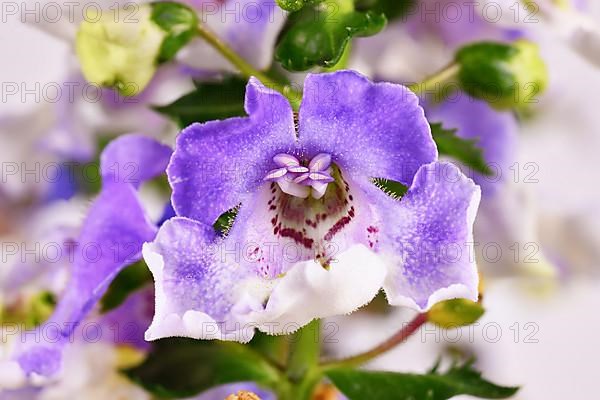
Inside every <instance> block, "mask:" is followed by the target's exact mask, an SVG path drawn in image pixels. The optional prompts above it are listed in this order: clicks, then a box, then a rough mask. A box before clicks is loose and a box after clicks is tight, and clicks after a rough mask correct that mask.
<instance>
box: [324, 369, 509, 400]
mask: <svg viewBox="0 0 600 400" xmlns="http://www.w3.org/2000/svg"><path fill="white" fill-rule="evenodd" d="M326 375H327V376H328V377H329V379H331V380H332V382H333V383H334V384H335V385H336V386H337V387H338V389H340V390H341V391H342V393H344V394H345V395H346V396H348V398H349V399H350V400H364V399H369V400H389V399H394V400H415V399H419V400H445V399H449V398H451V397H454V396H458V395H461V394H466V395H471V396H475V397H480V398H484V399H505V398H507V397H510V396H512V395H514V394H515V393H516V392H517V390H518V389H519V388H518V387H507V386H499V385H496V384H494V383H492V382H489V381H487V380H485V379H484V378H482V377H481V373H479V372H477V371H476V370H475V369H473V367H472V362H468V363H466V364H464V365H462V366H457V365H454V366H452V367H451V368H450V369H449V370H448V371H447V372H446V373H443V374H439V373H437V372H436V371H432V372H431V373H429V374H424V375H419V374H403V373H396V372H376V371H362V370H354V369H349V368H339V369H333V370H329V371H327V372H326Z"/></svg>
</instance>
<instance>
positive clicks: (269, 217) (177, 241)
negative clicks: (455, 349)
mask: <svg viewBox="0 0 600 400" xmlns="http://www.w3.org/2000/svg"><path fill="white" fill-rule="evenodd" d="M245 107H246V111H247V113H248V116H247V117H244V118H231V119H227V120H223V121H211V122H208V123H205V124H193V125H191V126H190V127H188V128H187V129H185V130H184V131H183V132H182V133H181V135H180V136H179V137H178V140H177V145H176V149H175V152H174V153H173V156H172V158H171V162H170V164H169V167H168V170H167V174H168V177H169V181H170V183H171V186H172V188H173V196H172V203H173V206H174V209H175V211H176V213H177V215H178V216H177V217H174V218H172V219H170V220H169V221H167V222H166V223H165V224H164V225H163V226H162V227H161V228H160V230H159V233H158V235H157V237H156V239H155V240H154V242H152V243H147V244H145V245H144V251H143V252H144V258H145V260H146V262H147V264H148V266H149V267H150V269H151V271H152V273H153V274H154V278H155V283H156V312H155V316H154V320H153V323H152V325H151V326H150V328H149V329H148V331H147V332H146V339H148V340H153V339H158V338H162V337H168V336H188V337H192V338H220V339H232V340H240V341H247V340H249V339H250V338H251V336H252V334H253V331H254V328H255V327H258V328H259V329H260V330H262V331H265V332H267V333H271V334H276V333H287V332H289V331H293V330H296V329H298V328H299V327H301V326H303V325H304V324H306V323H308V322H309V321H311V320H312V319H314V318H322V317H327V316H331V315H336V314H344V313H349V312H352V311H354V310H356V309H357V308H358V307H360V306H362V305H364V304H366V303H368V302H369V301H370V300H371V299H372V298H373V297H374V296H375V295H376V294H377V292H378V291H379V290H380V289H381V288H382V287H383V289H384V290H385V292H386V294H387V297H388V300H389V302H390V303H391V304H393V305H403V306H409V307H412V308H415V309H417V310H427V309H428V308H429V307H431V306H432V305H433V304H434V303H436V302H438V301H441V300H444V299H449V298H455V297H466V298H470V299H473V300H475V299H476V298H477V283H478V277H477V271H476V267H475V262H474V260H473V259H472V254H473V253H472V246H473V243H472V224H473V220H474V218H475V213H476V210H477V206H478V204H479V198H480V190H479V187H478V186H476V185H475V184H474V183H473V182H472V181H471V180H470V179H468V178H467V177H466V176H464V175H463V174H462V173H461V172H460V171H459V169H458V168H457V167H455V166H453V165H452V164H449V163H440V162H437V161H436V159H437V150H436V146H435V143H434V142H433V140H432V137H431V133H430V130H429V125H428V123H427V120H426V119H425V117H424V113H423V109H422V108H421V107H420V106H419V104H418V99H417V97H416V96H415V95H414V94H413V93H412V92H410V91H409V90H408V89H406V88H405V87H403V86H400V85H394V84H389V83H378V84H374V83H371V82H370V81H368V80H367V79H366V78H364V77H363V76H361V75H359V74H357V73H354V72H351V71H340V72H336V73H332V74H320V75H308V77H307V78H306V81H305V86H304V99H303V102H302V105H301V107H300V112H299V114H298V115H297V120H295V116H294V113H293V112H292V109H291V107H290V105H289V103H288V102H287V100H285V99H284V98H283V96H281V95H280V94H279V93H277V92H275V91H273V90H269V89H267V88H266V87H264V86H263V85H262V84H261V83H260V82H258V81H257V80H256V79H251V80H250V82H249V84H248V87H247V92H246V105H245ZM375 178H385V179H388V180H394V181H398V182H400V183H402V184H404V185H406V186H408V187H409V189H408V192H407V193H406V195H405V196H403V198H402V199H401V200H398V199H397V198H394V197H392V196H389V195H388V194H386V193H384V192H383V191H382V190H380V188H378V187H377V186H376V185H375V184H374V179H375ZM233 208H237V209H238V214H237V218H236V219H235V222H234V223H233V225H232V226H231V228H230V230H229V232H228V235H227V236H226V237H220V236H219V235H218V234H216V233H215V230H214V229H213V226H212V225H213V223H214V222H215V221H216V220H217V218H218V217H219V216H220V215H221V214H223V213H224V212H226V211H227V210H230V209H233Z"/></svg>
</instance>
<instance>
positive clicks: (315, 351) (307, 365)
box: [279, 320, 322, 400]
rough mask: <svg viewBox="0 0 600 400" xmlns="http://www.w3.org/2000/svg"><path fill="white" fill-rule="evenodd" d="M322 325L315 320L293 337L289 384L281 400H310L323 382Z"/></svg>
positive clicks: (287, 372) (283, 388)
mask: <svg viewBox="0 0 600 400" xmlns="http://www.w3.org/2000/svg"><path fill="white" fill-rule="evenodd" d="M320 330H321V324H320V322H319V320H314V321H313V322H311V323H310V324H308V325H307V326H305V327H304V328H303V329H301V330H299V331H298V332H296V333H295V334H294V335H293V336H292V343H291V346H290V353H289V358H288V362H287V370H286V375H287V380H286V381H287V382H286V384H284V385H282V387H281V390H280V392H279V398H280V399H281V400H288V399H289V400H310V399H311V398H312V393H313V392H314V389H315V386H316V385H317V384H318V383H319V382H320V381H321V379H322V374H321V371H320V370H319V368H318V363H319V355H320V353H321V338H320Z"/></svg>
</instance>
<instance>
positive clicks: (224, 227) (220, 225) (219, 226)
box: [213, 207, 239, 236]
mask: <svg viewBox="0 0 600 400" xmlns="http://www.w3.org/2000/svg"><path fill="white" fill-rule="evenodd" d="M238 211H239V208H238V207H236V208H232V209H231V210H227V211H225V212H224V213H223V214H221V215H219V218H217V220H216V221H215V223H214V224H213V228H214V229H215V231H216V232H217V233H218V234H219V235H221V236H225V235H227V233H229V229H230V228H231V226H232V225H233V222H234V221H235V218H236V217H237V214H238Z"/></svg>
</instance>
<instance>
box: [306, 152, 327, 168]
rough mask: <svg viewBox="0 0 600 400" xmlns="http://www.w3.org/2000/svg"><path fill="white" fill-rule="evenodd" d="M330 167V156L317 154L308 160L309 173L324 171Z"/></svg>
mask: <svg viewBox="0 0 600 400" xmlns="http://www.w3.org/2000/svg"><path fill="white" fill-rule="evenodd" d="M330 165H331V154H327V153H321V154H317V155H316V156H314V157H313V159H312V160H310V163H309V164H308V168H309V169H310V170H311V171H324V170H326V169H327V168H329V166H330Z"/></svg>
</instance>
